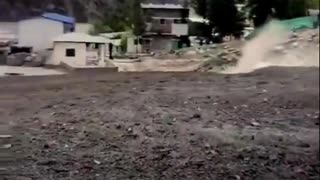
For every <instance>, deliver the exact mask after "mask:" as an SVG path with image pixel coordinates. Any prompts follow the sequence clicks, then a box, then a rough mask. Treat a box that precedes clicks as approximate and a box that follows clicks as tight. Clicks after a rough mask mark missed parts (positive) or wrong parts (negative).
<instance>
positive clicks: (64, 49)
mask: <svg viewBox="0 0 320 180" xmlns="http://www.w3.org/2000/svg"><path fill="white" fill-rule="evenodd" d="M106 43H107V40H106V39H105V38H103V37H100V36H90V35H88V34H84V33H67V34H64V35H61V36H59V37H57V38H55V39H54V40H53V53H52V57H51V58H50V60H49V61H48V62H47V64H49V65H60V64H61V63H65V64H67V65H70V66H72V67H87V66H93V67H94V66H105V65H106V58H105V54H106Z"/></svg>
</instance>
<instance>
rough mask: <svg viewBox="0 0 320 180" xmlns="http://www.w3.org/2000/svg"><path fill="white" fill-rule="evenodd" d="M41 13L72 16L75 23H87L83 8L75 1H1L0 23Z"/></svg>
mask: <svg viewBox="0 0 320 180" xmlns="http://www.w3.org/2000/svg"><path fill="white" fill-rule="evenodd" d="M43 12H57V13H61V14H70V15H72V14H74V16H75V17H76V19H77V21H80V22H84V21H87V17H86V13H85V11H84V8H83V7H82V6H81V5H80V4H79V3H78V1H77V0H41V1H38V0H14V1H12V0H1V1H0V21H5V22H8V21H9V22H10V21H18V20H20V19H24V18H29V17H33V16H37V15H39V14H42V13H43Z"/></svg>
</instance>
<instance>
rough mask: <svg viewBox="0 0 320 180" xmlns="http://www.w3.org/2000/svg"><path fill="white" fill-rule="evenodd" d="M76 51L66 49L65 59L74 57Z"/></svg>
mask: <svg viewBox="0 0 320 180" xmlns="http://www.w3.org/2000/svg"><path fill="white" fill-rule="evenodd" d="M75 56H76V50H75V49H66V57H75Z"/></svg>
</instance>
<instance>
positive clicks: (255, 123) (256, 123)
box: [251, 122, 260, 126]
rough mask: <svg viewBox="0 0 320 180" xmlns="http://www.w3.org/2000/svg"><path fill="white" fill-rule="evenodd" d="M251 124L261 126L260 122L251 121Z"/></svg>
mask: <svg viewBox="0 0 320 180" xmlns="http://www.w3.org/2000/svg"><path fill="white" fill-rule="evenodd" d="M251 125H252V126H260V123H258V122H251Z"/></svg>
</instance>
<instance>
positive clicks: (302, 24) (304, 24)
mask: <svg viewBox="0 0 320 180" xmlns="http://www.w3.org/2000/svg"><path fill="white" fill-rule="evenodd" d="M275 23H276V24H279V25H280V26H281V27H284V28H285V29H287V30H289V31H299V30H303V29H312V28H316V27H318V26H319V17H318V16H306V17H300V18H295V19H289V20H283V21H272V22H271V23H269V24H267V25H265V26H263V27H261V28H257V29H255V30H254V31H253V32H252V33H251V34H250V35H249V36H247V38H246V39H247V40H250V39H252V38H254V37H256V36H257V35H258V34H259V33H260V32H262V31H264V30H265V29H266V28H268V27H270V26H271V25H272V24H275Z"/></svg>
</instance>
